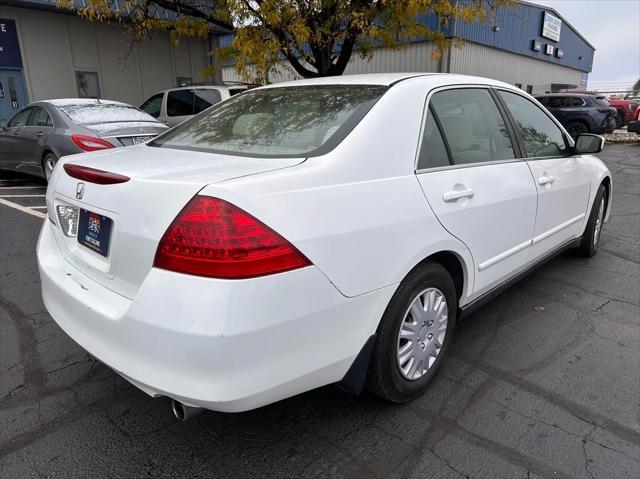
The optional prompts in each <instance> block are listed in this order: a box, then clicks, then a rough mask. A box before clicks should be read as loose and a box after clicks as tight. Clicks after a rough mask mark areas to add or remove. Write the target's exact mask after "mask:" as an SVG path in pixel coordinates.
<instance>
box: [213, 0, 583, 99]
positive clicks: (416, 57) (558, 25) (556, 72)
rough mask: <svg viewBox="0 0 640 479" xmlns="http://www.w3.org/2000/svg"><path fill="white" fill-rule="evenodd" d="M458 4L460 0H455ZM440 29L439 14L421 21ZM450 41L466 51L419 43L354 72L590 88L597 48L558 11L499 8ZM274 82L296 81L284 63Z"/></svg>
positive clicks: (380, 54) (383, 53) (452, 28)
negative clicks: (439, 51)
mask: <svg viewBox="0 0 640 479" xmlns="http://www.w3.org/2000/svg"><path fill="white" fill-rule="evenodd" d="M452 1H455V0H452ZM421 20H422V21H423V22H424V23H425V24H426V25H427V26H429V27H430V28H431V29H435V28H437V24H438V22H437V21H436V17H435V15H424V17H422V19H421ZM444 34H445V36H447V37H448V38H453V37H457V38H461V39H462V40H463V41H464V42H463V44H462V46H461V47H460V48H456V47H453V48H450V49H448V50H447V51H446V52H444V53H443V55H442V57H441V59H440V61H433V60H432V55H431V54H432V52H433V49H434V45H433V44H432V43H430V42H426V41H419V40H416V41H413V42H409V43H408V44H406V45H404V46H403V47H402V48H401V49H399V50H398V49H389V48H379V49H377V50H375V51H374V53H373V56H372V57H371V58H370V59H368V60H362V59H360V58H358V57H357V56H356V55H354V56H353V57H352V59H351V62H350V63H349V65H348V66H347V69H346V72H345V73H347V74H349V73H378V72H399V71H411V72H413V71H416V72H445V73H463V74H468V75H479V76H484V77H490V78H495V79H498V80H502V81H505V82H507V83H511V84H512V85H516V86H519V87H521V88H522V89H523V90H527V91H529V92H534V93H544V92H547V91H558V90H560V89H562V88H575V87H586V85H587V79H588V74H589V72H591V67H592V64H593V56H594V52H595V48H594V47H593V46H592V45H591V44H590V43H589V42H588V41H587V40H586V39H585V38H584V36H582V35H581V34H580V32H578V31H577V30H576V29H575V28H574V27H573V26H572V25H571V24H570V23H569V22H567V20H565V19H564V18H563V17H562V15H560V13H558V12H557V11H556V10H554V9H553V8H548V7H544V6H541V5H536V4H534V3H529V2H524V1H519V2H518V3H517V4H516V5H515V6H514V8H502V9H500V10H498V12H497V14H496V16H495V18H493V19H491V21H490V22H488V23H485V24H479V23H464V22H462V21H454V22H450V23H449V25H448V26H447V27H446V28H445V29H444ZM231 40H232V36H231V35H224V36H221V37H220V39H219V42H220V45H221V46H225V45H228V44H230V42H231ZM279 70H280V73H279V74H273V75H271V76H270V80H271V81H284V80H290V79H295V78H296V75H295V74H294V73H293V71H292V70H291V69H290V68H287V66H286V64H285V63H283V64H282V65H281V67H280V68H279ZM222 77H223V79H224V80H225V81H238V80H241V78H239V77H238V75H237V74H236V73H235V71H234V69H233V66H232V65H226V66H225V67H224V68H223V69H222Z"/></svg>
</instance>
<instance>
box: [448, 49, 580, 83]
mask: <svg viewBox="0 0 640 479" xmlns="http://www.w3.org/2000/svg"><path fill="white" fill-rule="evenodd" d="M449 71H450V72H451V73H463V74H466V75H477V76H482V77H488V78H494V79H496V80H501V81H503V82H506V83H510V84H512V85H515V84H516V83H520V84H521V85H522V88H523V89H526V87H527V85H532V86H533V92H534V93H544V92H545V91H548V90H550V89H551V83H567V84H573V85H580V75H581V73H582V72H580V71H578V70H574V69H572V68H568V67H565V66H561V65H554V64H552V63H548V62H545V61H542V60H536V59H534V58H528V57H525V56H523V55H517V54H515V53H509V52H506V51H504V50H497V49H495V48H491V47H487V46H484V45H480V44H478V43H471V42H465V43H463V45H462V47H461V48H453V49H452V50H451V63H450V65H449Z"/></svg>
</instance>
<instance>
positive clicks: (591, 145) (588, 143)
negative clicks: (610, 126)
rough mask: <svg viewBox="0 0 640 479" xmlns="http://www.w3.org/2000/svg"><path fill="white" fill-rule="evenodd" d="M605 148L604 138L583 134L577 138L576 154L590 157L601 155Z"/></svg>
mask: <svg viewBox="0 0 640 479" xmlns="http://www.w3.org/2000/svg"><path fill="white" fill-rule="evenodd" d="M603 148H604V138H603V137H601V136H600V135H592V134H591V133H581V134H579V135H578V137H577V138H576V146H575V150H576V153H577V154H579V155H590V154H593V153H600V152H601V151H602V149H603Z"/></svg>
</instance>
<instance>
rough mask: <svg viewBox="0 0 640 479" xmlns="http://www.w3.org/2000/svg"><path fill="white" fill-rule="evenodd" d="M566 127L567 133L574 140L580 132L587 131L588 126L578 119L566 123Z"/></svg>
mask: <svg viewBox="0 0 640 479" xmlns="http://www.w3.org/2000/svg"><path fill="white" fill-rule="evenodd" d="M566 128H567V132H568V133H569V135H571V138H573V139H574V140H575V139H576V138H577V137H578V135H579V134H581V133H589V128H588V127H587V125H585V124H584V123H582V122H580V121H572V122H570V123H568V124H567V127H566Z"/></svg>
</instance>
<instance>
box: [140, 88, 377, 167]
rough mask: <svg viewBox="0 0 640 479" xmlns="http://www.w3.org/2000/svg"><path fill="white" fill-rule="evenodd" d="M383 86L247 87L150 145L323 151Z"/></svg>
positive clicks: (240, 151) (278, 153)
mask: <svg viewBox="0 0 640 479" xmlns="http://www.w3.org/2000/svg"><path fill="white" fill-rule="evenodd" d="M386 90H387V87H385V86H378V85H317V86H299V87H280V88H278V87H275V88H265V89H257V90H251V91H248V92H247V93H244V94H242V95H237V96H234V97H233V98H231V99H230V100H227V101H225V102H223V103H220V104H219V105H217V106H214V107H213V108H211V109H209V110H207V111H205V112H203V113H201V114H200V115H198V116H195V117H194V118H191V119H190V120H187V121H186V122H184V123H182V124H181V125H179V126H178V127H176V128H173V129H172V130H170V131H168V132H167V133H165V134H163V135H160V136H159V137H157V138H156V139H154V140H153V141H152V142H151V143H149V145H151V146H159V147H165V148H182V149H191V150H197V151H208V152H213V153H222V154H225V153H226V154H234V155H248V156H260V157H287V156H289V157H299V156H311V155H314V154H315V155H317V154H322V152H324V149H323V150H320V148H321V147H323V146H324V145H327V144H332V145H335V144H337V143H338V142H339V141H341V140H342V139H343V138H344V137H345V136H346V135H347V134H348V133H349V132H350V131H351V129H353V127H355V124H356V123H357V121H358V120H359V119H360V118H362V116H364V115H365V114H366V112H367V111H369V109H370V108H371V107H372V106H373V104H374V103H375V102H376V101H377V100H378V99H379V98H380V97H381V96H382V95H383V94H384V92H385V91H386ZM327 148H330V147H329V146H328V147H327Z"/></svg>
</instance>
